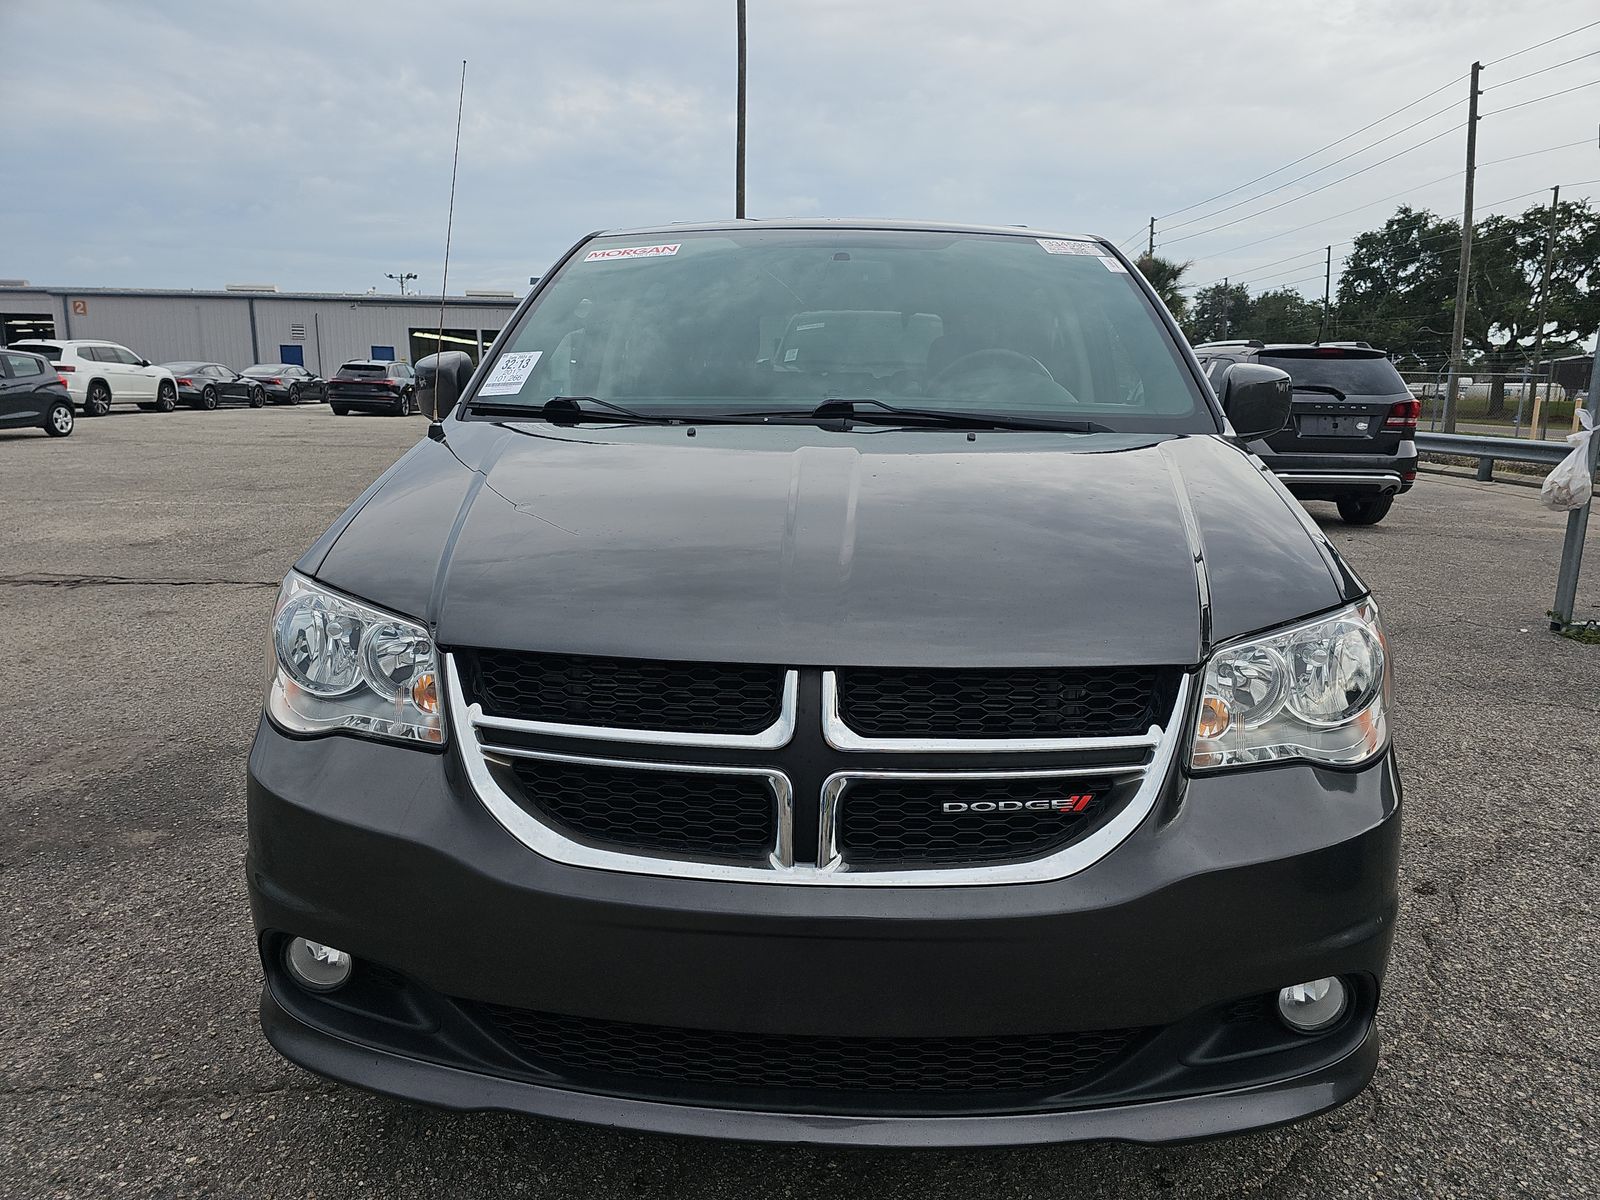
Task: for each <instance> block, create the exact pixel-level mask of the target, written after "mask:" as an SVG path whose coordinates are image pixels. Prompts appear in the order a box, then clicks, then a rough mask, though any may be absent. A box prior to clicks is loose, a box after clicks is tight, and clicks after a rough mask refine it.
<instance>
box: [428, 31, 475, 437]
mask: <svg viewBox="0 0 1600 1200" xmlns="http://www.w3.org/2000/svg"><path fill="white" fill-rule="evenodd" d="M466 101H467V60H466V59H464V58H463V59H462V60H461V90H460V93H459V94H458V95H457V96H456V144H455V149H454V150H453V151H452V152H451V155H450V209H449V212H448V214H447V215H446V216H445V220H444V270H443V271H442V272H441V273H440V275H439V329H438V337H437V338H435V339H434V360H433V418H432V420H431V421H429V423H428V436H429V437H431V438H435V439H436V440H443V437H444V420H443V418H442V417H441V416H440V414H439V380H440V379H441V378H442V377H443V375H444V370H443V367H444V361H443V360H444V297H445V292H446V291H447V290H448V289H449V286H450V234H451V232H452V231H453V230H454V228H455V222H456V167H457V165H459V163H460V162H461V110H462V108H463V107H464V106H465V104H466ZM436 427H437V430H438V432H437V433H435V428H436Z"/></svg>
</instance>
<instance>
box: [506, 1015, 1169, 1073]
mask: <svg viewBox="0 0 1600 1200" xmlns="http://www.w3.org/2000/svg"><path fill="white" fill-rule="evenodd" d="M484 1011H485V1012H486V1015H487V1016H488V1017H489V1019H490V1021H491V1022H492V1023H493V1024H494V1025H496V1026H497V1027H498V1028H499V1029H500V1031H501V1032H502V1033H503V1034H504V1035H505V1036H506V1037H507V1038H509V1039H510V1040H511V1041H512V1043H514V1044H515V1045H516V1046H517V1047H518V1048H519V1049H521V1050H522V1051H523V1052H524V1053H526V1054H527V1055H528V1056H529V1058H530V1059H531V1060H533V1061H534V1062H535V1063H536V1064H537V1065H538V1066H540V1067H543V1068H544V1069H547V1070H551V1071H555V1072H557V1073H559V1074H562V1075H566V1076H568V1077H571V1076H572V1075H574V1074H578V1075H590V1076H601V1077H604V1078H606V1079H609V1080H611V1081H613V1082H614V1083H615V1084H617V1085H622V1086H627V1087H628V1088H629V1090H635V1091H645V1092H650V1091H655V1092H659V1091H661V1088H660V1087H659V1083H667V1084H670V1085H673V1086H674V1087H675V1088H681V1087H682V1086H683V1085H700V1086H702V1087H724V1088H761V1089H766V1090H768V1091H771V1090H780V1091H781V1090H789V1091H807V1092H835V1093H838V1092H871V1093H894V1092H911V1093H919V1094H927V1093H930V1092H933V1093H937V1092H951V1093H957V1092H959V1093H971V1092H1027V1091H1040V1090H1044V1089H1049V1090H1052V1091H1062V1090H1066V1089H1067V1088H1070V1087H1074V1086H1076V1085H1078V1084H1080V1083H1082V1082H1083V1081H1085V1080H1086V1079H1088V1078H1089V1077H1090V1076H1091V1075H1093V1074H1094V1073H1095V1072H1097V1071H1099V1070H1101V1069H1103V1068H1104V1067H1106V1066H1108V1065H1109V1064H1110V1063H1112V1062H1114V1061H1115V1060H1116V1059H1117V1058H1118V1057H1119V1056H1120V1055H1121V1054H1122V1053H1123V1052H1124V1051H1125V1050H1126V1049H1127V1048H1128V1046H1129V1044H1130V1043H1131V1042H1132V1041H1133V1039H1134V1038H1135V1037H1136V1036H1137V1035H1138V1034H1139V1033H1140V1032H1141V1031H1139V1030H1134V1029H1105V1030H1098V1031H1095V1032H1092V1033H1052V1034H1022V1035H1004V1036H994V1037H937V1038H888V1037H812V1036H804V1035H795V1034H755V1033H733V1032H727V1031H719V1030H703V1029H675V1028H668V1027H665V1026H658V1025H632V1024H626V1023H624V1022H620V1021H599V1020H593V1019H590V1018H586V1017H568V1016H561V1015H557V1014H554V1013H540V1012H529V1011H526V1010H523V1009H513V1008H502V1007H499V1006H486V1007H485V1010H484ZM653 1083H654V1084H656V1085H657V1086H655V1087H652V1086H651V1085H652V1084H653Z"/></svg>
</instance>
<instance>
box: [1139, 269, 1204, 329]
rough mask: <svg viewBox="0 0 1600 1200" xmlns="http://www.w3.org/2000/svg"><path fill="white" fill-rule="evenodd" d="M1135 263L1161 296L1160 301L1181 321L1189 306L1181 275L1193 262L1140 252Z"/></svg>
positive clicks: (1187, 270) (1184, 273)
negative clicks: (1178, 260) (1177, 260)
mask: <svg viewBox="0 0 1600 1200" xmlns="http://www.w3.org/2000/svg"><path fill="white" fill-rule="evenodd" d="M1136 265H1137V266H1138V268H1139V271H1140V273H1141V274H1142V275H1143V276H1144V277H1145V278H1146V279H1148V280H1149V281H1150V286H1151V287H1153V288H1155V290H1156V295H1158V296H1160V297H1161V302H1162V303H1163V304H1165V305H1166V306H1167V309H1168V310H1169V311H1170V312H1171V313H1172V315H1173V317H1174V318H1175V319H1176V320H1178V321H1182V320H1183V319H1184V316H1185V315H1186V313H1187V311H1188V308H1189V300H1188V297H1186V296H1185V295H1184V294H1183V291H1182V286H1183V277H1184V276H1185V275H1186V274H1188V272H1189V268H1190V267H1191V266H1193V265H1194V264H1193V263H1192V262H1175V261H1174V260H1173V259H1170V258H1162V257H1161V256H1160V255H1155V256H1152V255H1149V254H1141V255H1140V256H1139V261H1138V263H1137V264H1136Z"/></svg>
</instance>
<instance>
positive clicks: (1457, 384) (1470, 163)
mask: <svg viewBox="0 0 1600 1200" xmlns="http://www.w3.org/2000/svg"><path fill="white" fill-rule="evenodd" d="M1482 70H1483V64H1482V63H1479V62H1475V63H1473V64H1472V84H1471V91H1470V93H1469V94H1468V97H1467V193H1466V198H1465V201H1464V203H1463V205H1462V212H1461V268H1460V272H1459V274H1458V275H1457V276H1456V324H1455V329H1454V330H1453V331H1452V333H1451V335H1450V386H1449V388H1448V390H1447V391H1446V392H1445V397H1444V432H1446V433H1454V432H1455V431H1456V399H1457V397H1458V395H1459V394H1460V391H1461V343H1462V340H1463V339H1464V338H1465V337H1466V334H1467V281H1468V279H1469V278H1470V276H1471V273H1472V184H1473V182H1474V179H1475V178H1476V176H1477V172H1478V74H1479V72H1481V71H1482Z"/></svg>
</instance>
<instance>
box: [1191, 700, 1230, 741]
mask: <svg viewBox="0 0 1600 1200" xmlns="http://www.w3.org/2000/svg"><path fill="white" fill-rule="evenodd" d="M1232 721H1233V718H1232V717H1231V716H1229V714H1228V705H1227V702H1226V701H1224V700H1223V699H1221V698H1220V697H1218V696H1207V697H1205V699H1203V700H1201V701H1200V720H1199V722H1198V723H1197V724H1196V725H1195V734H1196V736H1198V737H1203V738H1217V737H1221V736H1222V735H1223V734H1225V733H1227V732H1228V726H1229V725H1230V724H1232Z"/></svg>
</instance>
